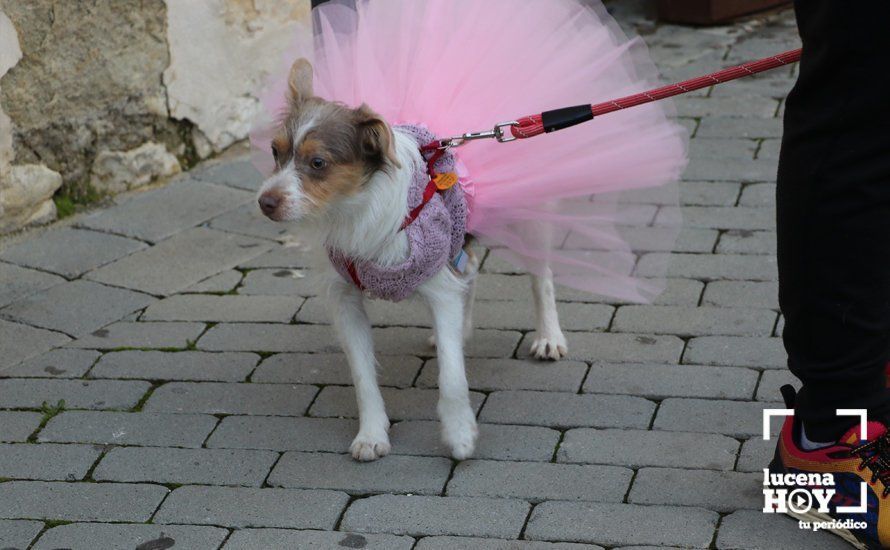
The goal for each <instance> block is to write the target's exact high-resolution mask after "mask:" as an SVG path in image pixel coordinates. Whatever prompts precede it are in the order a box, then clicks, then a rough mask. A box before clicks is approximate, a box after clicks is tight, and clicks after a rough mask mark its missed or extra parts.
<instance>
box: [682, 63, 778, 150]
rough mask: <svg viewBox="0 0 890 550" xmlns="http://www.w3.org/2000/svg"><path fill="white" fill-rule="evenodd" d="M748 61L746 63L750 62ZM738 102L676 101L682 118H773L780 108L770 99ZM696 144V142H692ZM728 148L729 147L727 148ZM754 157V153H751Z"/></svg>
mask: <svg viewBox="0 0 890 550" xmlns="http://www.w3.org/2000/svg"><path fill="white" fill-rule="evenodd" d="M748 60H749V59H746V60H745V61H748ZM753 99H755V98H752V101H745V102H742V101H738V99H737V98H734V97H686V96H680V97H679V98H678V99H676V100H674V103H675V104H676V105H677V112H678V114H679V115H680V116H689V117H701V118H707V117H712V116H724V117H732V116H735V117H745V118H747V117H757V118H767V119H769V118H773V117H774V116H775V115H776V110H777V109H778V108H779V102H778V101H777V100H775V99H773V98H769V97H759V98H756V101H754V100H753ZM692 141H693V142H695V141H696V140H692ZM727 147H728V146H727ZM751 154H752V156H753V151H752V152H751Z"/></svg>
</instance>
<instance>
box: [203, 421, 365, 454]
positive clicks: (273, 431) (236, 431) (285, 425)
mask: <svg viewBox="0 0 890 550" xmlns="http://www.w3.org/2000/svg"><path fill="white" fill-rule="evenodd" d="M356 433H358V421H357V420H347V419H343V418H302V417H298V418H291V417H284V416H228V417H226V418H223V420H222V422H220V424H219V427H218V428H217V429H216V430H215V431H214V432H213V435H212V436H210V439H208V440H207V447H209V448H218V449H270V450H275V451H325V452H330V453H342V452H346V450H348V449H349V444H350V443H352V439H353V438H354V437H355V434H356Z"/></svg>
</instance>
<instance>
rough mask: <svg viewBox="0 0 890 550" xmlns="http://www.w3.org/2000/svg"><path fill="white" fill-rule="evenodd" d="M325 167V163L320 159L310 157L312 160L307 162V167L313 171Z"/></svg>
mask: <svg viewBox="0 0 890 550" xmlns="http://www.w3.org/2000/svg"><path fill="white" fill-rule="evenodd" d="M327 165H328V163H327V161H325V160H324V159H323V158H321V157H312V159H311V160H310V161H309V166H311V167H312V169H313V170H321V169H323V168H324V167H325V166H327Z"/></svg>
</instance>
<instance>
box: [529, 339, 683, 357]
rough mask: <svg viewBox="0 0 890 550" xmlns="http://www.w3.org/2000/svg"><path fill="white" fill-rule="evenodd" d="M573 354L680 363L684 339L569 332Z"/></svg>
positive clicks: (573, 355)
mask: <svg viewBox="0 0 890 550" xmlns="http://www.w3.org/2000/svg"><path fill="white" fill-rule="evenodd" d="M566 339H567V340H568V343H569V358H570V359H582V360H587V361H614V362H618V363H620V362H623V361H626V362H641V361H644V362H653V363H676V362H678V361H679V360H680V354H681V353H682V352H683V346H684V344H683V340H680V339H679V338H677V337H676V336H672V335H649V334H612V333H605V334H603V333H583V332H569V333H566ZM532 340H533V337H532V335H531V334H527V335H526V336H525V337H524V338H523V339H522V344H521V345H520V351H519V353H520V354H527V353H528V349H529V347H530V346H531V342H532Z"/></svg>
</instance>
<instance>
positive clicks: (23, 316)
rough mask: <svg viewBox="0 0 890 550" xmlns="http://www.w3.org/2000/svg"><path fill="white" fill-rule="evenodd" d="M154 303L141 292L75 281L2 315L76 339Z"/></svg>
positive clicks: (24, 301) (32, 298) (21, 303)
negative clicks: (75, 337)
mask: <svg viewBox="0 0 890 550" xmlns="http://www.w3.org/2000/svg"><path fill="white" fill-rule="evenodd" d="M154 301H155V299H154V298H152V297H151V296H148V295H146V294H142V293H139V292H132V291H130V290H124V289H121V288H113V287H110V286H105V285H100V284H97V283H93V282H90V281H71V282H70V283H64V284H61V285H56V286H54V287H52V288H49V289H47V290H44V291H43V292H40V293H38V294H33V295H31V296H29V297H27V298H24V299H22V300H20V301H18V302H16V303H14V304H12V305H9V306H6V307H5V308H3V310H2V311H0V315H3V316H4V317H6V318H9V319H13V320H17V321H21V322H24V323H28V324H30V325H36V326H39V327H43V328H48V329H52V330H57V331H60V332H64V333H66V334H69V335H72V336H84V335H86V334H89V333H90V332H92V331H94V330H96V329H98V328H100V327H103V326H105V325H107V324H109V323H112V322H114V321H118V320H120V319H121V318H123V317H124V316H126V315H127V314H128V313H132V312H133V311H136V310H138V309H142V308H144V307H145V306H147V305H148V304H150V303H152V302H154Z"/></svg>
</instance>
